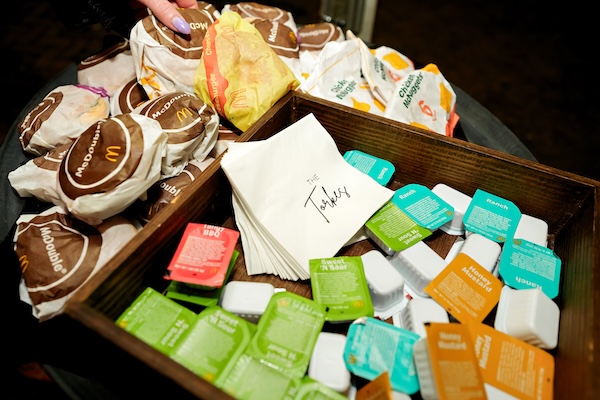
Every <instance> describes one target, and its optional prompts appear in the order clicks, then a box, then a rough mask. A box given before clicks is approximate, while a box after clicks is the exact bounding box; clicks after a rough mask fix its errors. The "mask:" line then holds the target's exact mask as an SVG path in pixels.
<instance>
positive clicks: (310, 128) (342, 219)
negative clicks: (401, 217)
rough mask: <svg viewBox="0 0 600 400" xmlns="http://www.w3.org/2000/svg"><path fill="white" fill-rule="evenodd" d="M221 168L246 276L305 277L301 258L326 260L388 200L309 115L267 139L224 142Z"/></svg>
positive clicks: (388, 194)
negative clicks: (227, 144) (229, 192)
mask: <svg viewBox="0 0 600 400" xmlns="http://www.w3.org/2000/svg"><path fill="white" fill-rule="evenodd" d="M221 167H222V168H223V171H224V172H225V174H226V175H227V177H228V179H229V182H230V183H231V187H232V191H233V209H234V214H235V218H236V223H237V225H238V229H239V230H240V233H241V242H242V247H243V250H244V257H245V261H246V269H247V272H248V274H249V275H256V274H264V273H268V274H274V275H278V276H279V277H281V278H283V279H289V280H306V279H309V277H310V274H309V260H310V259H313V258H327V257H334V256H335V255H336V253H337V252H338V251H339V250H340V249H341V248H342V247H343V246H344V245H345V244H346V243H348V241H349V240H350V239H351V238H352V237H354V235H355V234H356V233H357V232H359V231H360V230H361V229H362V228H363V226H364V224H365V222H366V221H367V220H368V219H369V218H370V217H371V216H372V215H373V214H374V213H375V212H376V211H377V210H378V209H379V208H381V207H382V206H383V205H384V204H385V203H386V202H387V201H389V200H390V199H391V197H392V195H393V191H392V190H390V189H388V188H386V187H383V186H381V185H379V184H378V183H377V182H376V181H375V180H374V179H372V178H370V177H369V176H368V175H366V174H364V173H363V172H361V171H359V170H358V169H356V168H355V167H353V166H351V165H350V164H348V163H347V162H346V161H345V160H344V158H343V156H342V155H341V154H340V152H339V150H338V148H337V146H336V143H335V142H334V140H333V138H332V137H331V136H330V135H329V133H328V132H327V131H326V130H325V128H324V127H323V126H322V125H321V124H320V123H319V121H317V119H316V118H315V116H314V115H313V114H309V115H307V116H306V117H304V118H302V119H300V120H298V121H297V122H295V123H294V124H292V125H290V126H289V127H287V128H285V129H283V130H282V131H280V132H279V133H277V134H275V135H274V136H272V137H270V138H269V139H266V140H262V141H255V142H245V143H239V142H235V143H232V144H231V146H230V147H229V149H228V151H227V153H225V155H224V157H223V159H222V161H221Z"/></svg>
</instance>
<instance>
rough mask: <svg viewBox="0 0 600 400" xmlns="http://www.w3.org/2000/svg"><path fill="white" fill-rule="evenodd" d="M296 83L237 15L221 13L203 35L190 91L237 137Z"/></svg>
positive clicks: (289, 70)
mask: <svg viewBox="0 0 600 400" xmlns="http://www.w3.org/2000/svg"><path fill="white" fill-rule="evenodd" d="M299 84H300V82H299V81H298V80H297V79H296V77H295V76H294V73H293V72H292V70H291V69H290V68H289V67H288V66H287V65H286V64H285V63H284V62H283V61H282V60H281V58H279V56H278V55H277V54H276V53H275V52H274V51H273V49H272V48H271V47H269V45H268V44H267V43H266V42H265V41H264V39H263V38H262V36H261V34H260V32H258V30H257V29H256V28H255V27H254V26H253V25H252V24H251V23H249V22H248V21H246V20H244V19H243V18H242V17H241V16H240V15H239V14H238V13H236V12H232V11H228V12H224V13H223V14H222V15H221V17H220V18H219V19H218V20H217V21H216V22H215V23H214V24H212V25H211V26H210V27H209V29H208V31H207V32H206V35H205V37H204V52H203V54H202V59H201V61H200V65H199V67H198V70H197V71H196V75H195V83H194V89H195V92H196V94H197V95H198V97H200V98H201V99H202V100H203V101H204V102H205V103H208V104H210V105H211V106H212V107H213V108H214V109H215V110H216V111H217V113H219V115H220V116H222V117H224V118H226V119H227V120H229V121H230V122H231V123H232V124H233V125H234V126H235V127H236V128H238V129H240V130H241V131H242V132H244V131H246V130H247V129H248V128H249V127H250V126H252V124H254V122H256V121H257V120H258V119H259V118H260V117H261V116H262V115H263V114H264V113H265V112H266V111H267V110H268V109H270V108H271V107H272V106H273V104H275V103H276V102H277V100H279V99H280V98H281V97H283V96H284V95H285V94H286V93H288V92H289V91H290V90H295V89H296V88H297V87H298V85H299Z"/></svg>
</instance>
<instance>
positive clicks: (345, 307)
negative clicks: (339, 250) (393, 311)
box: [309, 256, 375, 322]
mask: <svg viewBox="0 0 600 400" xmlns="http://www.w3.org/2000/svg"><path fill="white" fill-rule="evenodd" d="M309 268H310V285H311V288H312V297H313V299H314V300H315V301H316V302H317V303H319V304H321V305H322V306H323V307H324V309H325V313H326V315H325V319H326V320H327V321H329V322H351V321H354V320H356V319H357V318H360V317H367V316H368V317H372V316H374V313H375V310H374V308H373V302H372V301H371V294H370V293H369V286H368V283H367V278H366V277H365V271H364V267H363V263H362V258H361V257H360V256H342V257H331V258H316V259H312V260H310V261H309Z"/></svg>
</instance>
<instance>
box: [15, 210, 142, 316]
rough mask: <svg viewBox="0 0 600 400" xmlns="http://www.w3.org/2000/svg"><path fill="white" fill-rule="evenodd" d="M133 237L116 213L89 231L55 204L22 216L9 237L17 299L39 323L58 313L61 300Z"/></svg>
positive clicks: (133, 229)
mask: <svg viewBox="0 0 600 400" xmlns="http://www.w3.org/2000/svg"><path fill="white" fill-rule="evenodd" d="M136 233H137V228H136V227H135V225H134V224H132V223H131V222H130V221H129V220H127V219H126V218H124V217H122V216H120V215H115V216H113V217H111V218H108V219H107V220H106V221H104V222H103V223H102V224H100V225H98V226H95V227H94V226H91V225H88V224H86V223H84V222H82V221H79V220H77V219H76V218H74V217H73V216H72V215H70V214H69V213H68V212H66V211H65V210H64V209H63V208H61V207H58V206H53V207H50V208H49V209H47V210H46V211H43V212H41V213H39V214H22V215H21V216H20V217H19V218H18V219H17V228H16V231H15V235H14V239H13V248H14V251H15V253H16V255H17V257H18V259H19V262H20V267H21V272H22V279H21V282H20V284H19V296H20V298H21V301H23V302H24V303H27V304H29V305H31V306H32V313H33V315H34V316H35V317H37V318H38V319H39V320H40V321H45V320H48V319H50V318H53V317H55V316H57V315H59V314H61V313H62V310H63V307H64V305H65V303H66V302H67V300H68V299H69V298H71V297H72V296H73V294H74V293H75V292H76V291H77V290H78V289H79V288H80V287H81V286H82V285H83V284H85V283H86V282H87V281H88V280H89V279H90V278H91V277H92V276H94V275H95V274H96V273H97V272H98V271H99V270H100V269H101V268H102V267H104V265H105V264H106V262H107V261H108V260H110V259H111V258H112V256H113V255H114V254H116V253H117V252H118V251H119V250H121V249H122V248H123V247H124V246H125V245H126V244H127V242H128V241H129V240H130V239H131V238H132V237H133V236H134V235H135V234H136Z"/></svg>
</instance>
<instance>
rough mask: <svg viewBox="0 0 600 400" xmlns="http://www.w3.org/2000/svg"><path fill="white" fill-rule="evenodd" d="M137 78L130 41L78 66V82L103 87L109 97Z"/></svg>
mask: <svg viewBox="0 0 600 400" xmlns="http://www.w3.org/2000/svg"><path fill="white" fill-rule="evenodd" d="M134 78H135V68H134V66H133V56H132V55H131V49H130V48H129V41H128V40H125V41H123V42H120V43H117V44H115V45H113V46H111V47H109V48H108V49H106V50H103V51H101V52H99V53H97V54H94V55H92V56H90V57H88V58H86V59H84V60H82V61H81V62H80V63H79V65H78V66H77V82H78V83H80V84H82V85H88V86H96V87H101V88H104V89H105V90H106V92H107V93H108V95H109V96H111V97H112V96H113V95H114V93H115V91H117V89H119V88H120V87H122V86H123V85H125V84H126V83H127V82H129V81H131V80H132V79H134Z"/></svg>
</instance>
